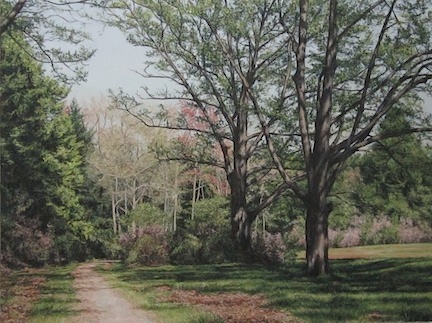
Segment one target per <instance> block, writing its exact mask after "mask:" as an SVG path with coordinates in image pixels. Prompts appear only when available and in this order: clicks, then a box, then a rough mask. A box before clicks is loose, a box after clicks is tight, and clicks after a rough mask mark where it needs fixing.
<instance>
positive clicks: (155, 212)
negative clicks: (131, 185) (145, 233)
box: [122, 202, 166, 227]
mask: <svg viewBox="0 0 432 323" xmlns="http://www.w3.org/2000/svg"><path fill="white" fill-rule="evenodd" d="M122 220H123V222H124V224H125V225H126V226H127V227H132V226H139V227H145V226H152V225H159V226H164V224H165V222H166V215H165V214H164V212H163V211H162V210H161V209H160V208H158V207H156V206H154V205H152V204H150V203H145V202H144V203H140V204H139V205H138V206H137V207H136V208H135V209H133V210H131V211H130V212H129V213H128V214H127V215H125V216H124V217H123V218H122Z"/></svg>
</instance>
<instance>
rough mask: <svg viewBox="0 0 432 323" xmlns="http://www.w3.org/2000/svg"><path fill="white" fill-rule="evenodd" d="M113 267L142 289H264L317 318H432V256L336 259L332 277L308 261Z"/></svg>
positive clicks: (299, 313)
mask: <svg viewBox="0 0 432 323" xmlns="http://www.w3.org/2000/svg"><path fill="white" fill-rule="evenodd" d="M111 273H112V274H113V275H114V276H115V277H116V279H118V280H120V281H122V284H124V285H125V284H126V286H130V288H131V289H134V290H136V291H138V292H139V290H140V289H141V290H148V289H149V288H154V287H157V286H170V287H171V288H179V289H193V290H198V291H200V292H203V293H227V292H242V293H250V294H255V293H260V294H264V295H266V296H267V298H268V299H269V306H271V307H277V308H280V309H283V310H286V311H288V312H290V313H292V314H293V315H294V316H296V317H298V318H300V319H303V320H306V321H313V322H317V321H318V322H326V321H327V322H334V321H349V320H354V321H358V320H362V321H430V320H432V306H430V305H431V304H432V275H431V273H432V259H431V258H419V259H414V258H409V259H385V260H376V259H375V260H334V261H332V273H331V274H330V275H329V276H327V277H318V278H308V277H305V276H304V275H303V265H302V264H301V263H296V264H293V265H290V266H288V267H280V268H273V269H269V268H266V267H262V266H256V265H254V266H249V265H241V264H222V265H202V266H163V267H154V268H148V267H146V268H136V269H128V268H125V267H123V266H122V265H117V266H115V267H113V268H112V270H111Z"/></svg>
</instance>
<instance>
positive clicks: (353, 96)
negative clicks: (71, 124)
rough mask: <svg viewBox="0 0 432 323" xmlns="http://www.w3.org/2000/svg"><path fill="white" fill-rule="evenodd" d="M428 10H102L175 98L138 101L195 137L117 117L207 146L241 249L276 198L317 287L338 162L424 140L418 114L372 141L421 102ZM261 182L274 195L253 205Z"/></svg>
mask: <svg viewBox="0 0 432 323" xmlns="http://www.w3.org/2000/svg"><path fill="white" fill-rule="evenodd" d="M430 2H431V1H427V0H411V1H402V0H399V1H398V0H392V1H384V0H376V1H370V0H361V1H356V2H355V4H353V3H352V2H349V1H342V0H339V1H337V0H331V1H322V0H314V1H308V0H299V1H288V0H286V1H284V0H253V1H235V0H234V1H220V0H206V1H193V0H184V1H168V0H166V1H164V0H153V1H145V2H142V1H126V0H123V1H105V4H106V5H107V7H106V10H107V13H108V14H109V22H110V23H111V24H113V25H115V26H117V27H119V28H120V29H121V30H123V31H124V32H125V33H126V34H127V35H128V40H129V41H130V42H131V43H133V44H134V45H136V46H142V47H144V48H145V49H146V53H147V57H148V59H149V60H148V61H147V69H146V70H144V71H141V74H142V75H143V76H144V77H146V78H155V79H164V80H169V81H170V82H171V84H174V85H175V86H173V87H172V88H171V89H172V91H165V92H163V93H159V94H157V93H150V91H147V95H148V96H149V97H151V98H153V99H164V100H166V99H182V100H185V101H188V102H190V105H191V106H192V107H194V108H196V109H197V110H199V111H200V114H198V115H199V117H200V118H201V119H202V120H204V121H205V122H207V124H208V127H207V129H206V130H202V129H198V128H194V127H193V126H191V125H190V124H188V123H185V122H182V118H179V121H178V122H177V123H165V124H160V123H159V124H154V123H153V124H152V121H151V119H150V118H149V114H146V113H144V112H143V111H141V112H138V111H136V110H132V109H133V108H134V107H135V108H136V107H138V108H139V107H140V105H141V102H140V101H139V100H138V99H137V98H131V97H126V96H119V97H118V104H119V105H121V106H123V107H124V108H126V109H128V110H129V111H131V112H132V113H134V114H135V115H136V116H137V117H139V118H141V120H142V121H143V122H145V123H147V124H150V125H153V126H163V127H166V128H170V129H182V130H189V131H194V132H195V133H196V134H197V135H198V134H199V135H200V136H203V137H205V138H207V140H208V138H210V139H211V140H213V141H214V142H215V143H217V144H218V145H219V146H220V149H221V151H222V152H223V163H222V164H220V165H219V166H220V167H222V168H223V169H224V170H225V173H226V176H227V179H228V182H229V184H230V187H231V218H232V228H233V234H234V237H235V238H236V240H237V242H239V244H240V245H242V246H243V247H247V245H248V242H249V239H250V226H251V223H252V222H253V221H254V220H255V218H256V217H257V215H258V214H259V212H261V211H262V210H263V209H264V208H265V207H266V206H268V205H270V204H271V203H272V202H273V201H274V200H275V199H276V198H278V197H279V196H280V195H281V194H282V193H283V192H289V193H291V194H292V195H294V196H297V197H298V198H299V199H300V200H302V201H303V203H304V206H305V210H306V212H305V213H306V240H307V250H306V258H307V271H308V273H309V274H311V275H320V274H324V273H327V272H328V233H327V231H328V228H327V227H328V217H329V215H330V213H331V210H332V206H331V199H330V194H331V191H332V187H333V184H334V183H335V180H336V178H337V177H338V175H339V174H340V172H341V170H342V169H343V168H344V165H345V163H346V161H347V159H348V158H350V157H351V156H352V155H353V154H355V153H356V152H358V151H359V150H361V149H365V148H366V147H368V146H369V145H370V144H372V143H374V142H377V141H380V140H383V139H385V138H389V137H395V136H402V135H404V134H407V133H419V132H426V131H430V130H432V128H431V127H430V126H428V125H427V124H425V123H424V121H425V119H424V118H422V116H423V115H422V113H421V112H419V113H418V115H417V118H416V119H413V120H412V126H411V127H410V128H409V129H404V130H403V131H394V132H385V133H382V132H380V131H379V129H380V124H381V122H382V121H383V120H384V118H385V116H386V115H387V114H388V113H389V111H391V110H392V109H393V108H394V107H401V106H403V105H404V104H405V103H406V102H419V100H420V93H425V92H426V93H431V81H430V80H431V79H432V49H431V39H430V34H431V31H432V30H431V28H432V26H431V23H432V20H431V19H430V17H431V3H430ZM214 115H216V118H215V117H214ZM159 116H163V113H162V114H160V115H159ZM206 162H210V160H206ZM276 174H279V175H280V176H278V178H276V177H275V175H276ZM263 183H264V184H266V183H271V184H272V185H270V186H269V187H274V188H275V189H274V190H273V191H271V192H266V193H265V194H264V195H265V198H260V199H258V200H259V201H260V202H257V192H259V189H258V188H257V186H256V184H263ZM261 197H262V196H261Z"/></svg>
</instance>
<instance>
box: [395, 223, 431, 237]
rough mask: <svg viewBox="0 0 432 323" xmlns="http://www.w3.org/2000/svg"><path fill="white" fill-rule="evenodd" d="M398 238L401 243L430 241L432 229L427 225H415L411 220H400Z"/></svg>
mask: <svg viewBox="0 0 432 323" xmlns="http://www.w3.org/2000/svg"><path fill="white" fill-rule="evenodd" d="M398 237H399V240H400V242H402V243H416V242H429V241H432V229H431V228H430V227H429V226H428V225H427V223H423V222H419V223H415V222H414V221H413V220H412V219H401V221H400V224H399V232H398Z"/></svg>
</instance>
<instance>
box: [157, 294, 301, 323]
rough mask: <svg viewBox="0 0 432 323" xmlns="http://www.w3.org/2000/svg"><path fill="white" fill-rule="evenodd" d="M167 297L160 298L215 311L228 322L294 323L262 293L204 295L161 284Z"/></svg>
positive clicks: (294, 320) (293, 320)
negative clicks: (270, 305) (272, 307)
mask: <svg viewBox="0 0 432 323" xmlns="http://www.w3.org/2000/svg"><path fill="white" fill-rule="evenodd" d="M160 291H164V292H166V293H167V295H168V296H166V297H162V298H161V301H165V302H167V301H168V302H173V303H181V304H188V305H193V306H197V307H199V308H201V309H203V310H205V311H207V312H211V313H213V314H215V315H216V316H217V317H220V318H222V319H223V320H224V321H225V322H227V323H280V322H289V323H294V322H298V320H296V319H294V318H293V317H291V316H289V315H287V314H286V313H283V312H281V311H277V310H275V309H271V308H268V307H267V300H266V299H265V298H264V297H263V296H260V295H247V294H242V293H218V294H214V295H206V294H201V293H199V292H197V291H194V290H173V289H171V288H169V287H160Z"/></svg>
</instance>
